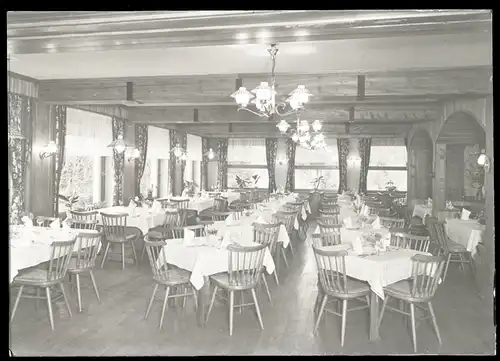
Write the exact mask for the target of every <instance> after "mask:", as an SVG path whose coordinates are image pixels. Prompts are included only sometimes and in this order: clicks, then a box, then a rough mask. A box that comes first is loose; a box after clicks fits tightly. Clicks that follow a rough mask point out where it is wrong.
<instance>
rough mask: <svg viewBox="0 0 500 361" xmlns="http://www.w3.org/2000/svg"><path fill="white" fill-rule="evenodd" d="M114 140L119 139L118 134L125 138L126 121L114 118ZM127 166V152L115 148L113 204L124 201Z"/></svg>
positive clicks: (116, 204)
mask: <svg viewBox="0 0 500 361" xmlns="http://www.w3.org/2000/svg"><path fill="white" fill-rule="evenodd" d="M112 125H113V141H115V140H117V139H118V135H120V134H121V135H122V136H123V138H125V121H124V120H121V119H118V118H113V123H112ZM124 166H125V152H123V153H118V152H117V151H116V150H115V149H114V148H113V167H114V170H115V174H114V182H115V184H114V189H113V205H114V206H118V205H120V203H123V168H124Z"/></svg>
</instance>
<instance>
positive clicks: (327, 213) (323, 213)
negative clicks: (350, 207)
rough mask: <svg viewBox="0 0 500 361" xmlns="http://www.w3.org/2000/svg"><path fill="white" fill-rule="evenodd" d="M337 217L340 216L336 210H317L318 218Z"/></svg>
mask: <svg viewBox="0 0 500 361" xmlns="http://www.w3.org/2000/svg"><path fill="white" fill-rule="evenodd" d="M339 215H340V210H336V209H320V210H319V216H320V217H332V216H339Z"/></svg>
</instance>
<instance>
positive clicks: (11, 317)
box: [10, 285, 24, 324]
mask: <svg viewBox="0 0 500 361" xmlns="http://www.w3.org/2000/svg"><path fill="white" fill-rule="evenodd" d="M23 288H24V285H21V286H20V287H19V292H18V293H17V297H16V302H14V307H13V308H12V314H11V315H10V323H11V324H12V321H14V316H15V315H16V310H17V306H19V301H20V300H21V295H22V294H23Z"/></svg>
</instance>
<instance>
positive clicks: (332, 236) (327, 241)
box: [312, 232, 342, 248]
mask: <svg viewBox="0 0 500 361" xmlns="http://www.w3.org/2000/svg"><path fill="white" fill-rule="evenodd" d="M312 240H313V246H314V247H316V248H321V247H327V246H337V245H339V244H341V243H342V240H341V238H340V233H336V232H329V233H323V234H321V233H315V234H313V235H312Z"/></svg>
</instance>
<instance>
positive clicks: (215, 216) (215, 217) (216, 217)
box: [210, 211, 233, 222]
mask: <svg viewBox="0 0 500 361" xmlns="http://www.w3.org/2000/svg"><path fill="white" fill-rule="evenodd" d="M231 214H233V212H217V211H214V212H210V215H211V216H212V221H214V222H221V221H225V220H226V218H227V217H229V216H230V215H231Z"/></svg>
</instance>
